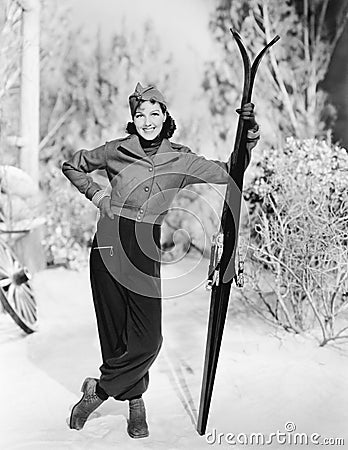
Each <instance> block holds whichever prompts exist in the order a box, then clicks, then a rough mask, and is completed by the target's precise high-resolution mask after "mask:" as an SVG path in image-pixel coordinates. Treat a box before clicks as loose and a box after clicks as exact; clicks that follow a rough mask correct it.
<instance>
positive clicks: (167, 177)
mask: <svg viewBox="0 0 348 450" xmlns="http://www.w3.org/2000/svg"><path fill="white" fill-rule="evenodd" d="M255 145H256V142H255V143H254V142H252V143H248V150H249V154H248V155H247V158H246V166H247V165H248V163H249V160H250V150H251V148H252V147H254V146H255ZM230 161H231V159H230V160H229V161H228V162H227V163H225V162H221V161H217V160H211V159H206V158H205V157H204V156H200V155H197V154H196V153H193V152H192V151H191V150H190V149H189V148H188V147H186V146H184V145H181V144H176V143H174V142H171V141H169V140H168V139H163V141H162V143H161V145H160V147H159V149H158V151H157V153H156V154H155V155H153V156H147V155H146V153H145V152H144V150H143V149H142V147H141V145H140V143H139V138H138V136H136V135H129V136H127V137H125V138H121V139H115V140H113V141H110V142H106V143H105V144H104V145H101V146H100V147H97V148H95V149H93V150H85V149H82V150H79V151H77V152H76V153H75V154H74V155H73V157H72V158H71V159H70V160H68V161H65V162H64V163H63V166H62V171H63V173H64V175H65V176H66V177H67V178H68V179H69V180H70V181H71V183H72V184H74V185H75V186H76V187H77V189H78V190H79V191H80V192H81V193H83V194H84V195H85V196H86V197H87V198H88V199H89V200H91V199H92V197H93V195H94V194H95V193H96V192H97V191H99V190H101V187H100V186H99V184H97V183H96V182H94V181H93V178H92V177H91V176H90V175H88V174H89V173H90V172H93V171H94V170H100V169H104V170H105V171H106V174H107V177H108V180H109V182H110V185H111V209H112V211H113V212H114V213H115V214H117V215H119V216H123V217H127V218H129V219H133V220H136V221H138V222H150V223H158V224H161V223H162V222H163V219H164V216H165V215H166V213H167V211H168V209H169V208H170V205H171V203H172V201H173V199H174V197H175V195H176V194H177V192H178V191H179V190H180V189H182V188H184V187H185V186H188V185H190V184H195V183H215V184H226V183H227V182H228V179H229V175H228V173H229V164H230Z"/></svg>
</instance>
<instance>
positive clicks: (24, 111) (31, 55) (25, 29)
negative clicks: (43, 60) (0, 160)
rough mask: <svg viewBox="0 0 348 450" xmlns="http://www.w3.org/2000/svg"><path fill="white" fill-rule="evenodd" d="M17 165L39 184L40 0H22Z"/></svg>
mask: <svg viewBox="0 0 348 450" xmlns="http://www.w3.org/2000/svg"><path fill="white" fill-rule="evenodd" d="M20 4H21V7H22V9H23V17H22V68H21V69H22V70H21V138H22V142H23V147H22V148H21V152H20V161H19V163H20V167H21V169H23V170H25V171H26V172H27V173H28V174H29V175H30V176H31V177H32V178H33V180H34V182H35V183H36V184H37V185H38V184H39V123H40V122H39V120H40V118H39V111H40V60H39V58H40V0H22V1H21V2H20Z"/></svg>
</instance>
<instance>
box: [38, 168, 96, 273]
mask: <svg viewBox="0 0 348 450" xmlns="http://www.w3.org/2000/svg"><path fill="white" fill-rule="evenodd" d="M44 173H45V177H44V179H43V181H42V184H43V187H44V190H45V192H46V200H45V204H46V210H45V217H46V224H45V237H44V241H43V245H44V248H45V251H46V255H47V264H48V265H57V264H62V265H64V266H66V267H69V268H71V269H80V268H81V267H83V266H85V265H86V263H87V260H88V247H89V246H90V242H91V239H92V236H93V234H94V230H95V222H96V220H95V219H96V208H95V207H94V206H93V205H92V203H91V202H89V201H88V200H87V199H86V198H85V197H84V196H83V195H81V194H80V193H79V192H78V191H77V189H76V188H75V187H74V186H72V185H71V183H70V182H69V181H68V179H66V178H65V177H64V176H63V174H62V172H61V170H60V169H59V168H57V167H56V166H55V165H54V164H50V165H46V168H45V172H44Z"/></svg>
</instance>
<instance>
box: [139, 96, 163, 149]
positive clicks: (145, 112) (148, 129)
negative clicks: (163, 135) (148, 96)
mask: <svg viewBox="0 0 348 450" xmlns="http://www.w3.org/2000/svg"><path fill="white" fill-rule="evenodd" d="M165 120H166V114H163V112H162V109H161V106H160V104H159V103H158V102H155V103H151V102H150V101H148V100H146V101H145V102H142V103H141V104H140V105H139V106H138V108H137V109H136V111H135V114H134V118H133V122H134V125H135V128H136V130H137V132H138V133H139V134H140V136H141V137H143V138H144V139H147V140H148V141H151V140H152V139H155V137H157V136H158V135H159V134H160V132H161V130H162V127H163V123H164V122H165Z"/></svg>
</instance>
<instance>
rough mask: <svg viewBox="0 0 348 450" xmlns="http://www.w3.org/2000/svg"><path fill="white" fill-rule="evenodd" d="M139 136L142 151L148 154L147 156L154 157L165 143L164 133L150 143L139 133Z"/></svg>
mask: <svg viewBox="0 0 348 450" xmlns="http://www.w3.org/2000/svg"><path fill="white" fill-rule="evenodd" d="M137 136H138V138H139V142H140V145H141V147H142V149H143V150H144V152H145V153H146V156H152V155H154V154H155V153H156V152H157V150H158V149H159V147H160V145H161V143H162V141H163V136H162V133H160V134H159V135H158V136H156V137H155V139H152V141H148V140H147V139H144V138H143V137H142V136H140V134H138V133H137Z"/></svg>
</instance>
